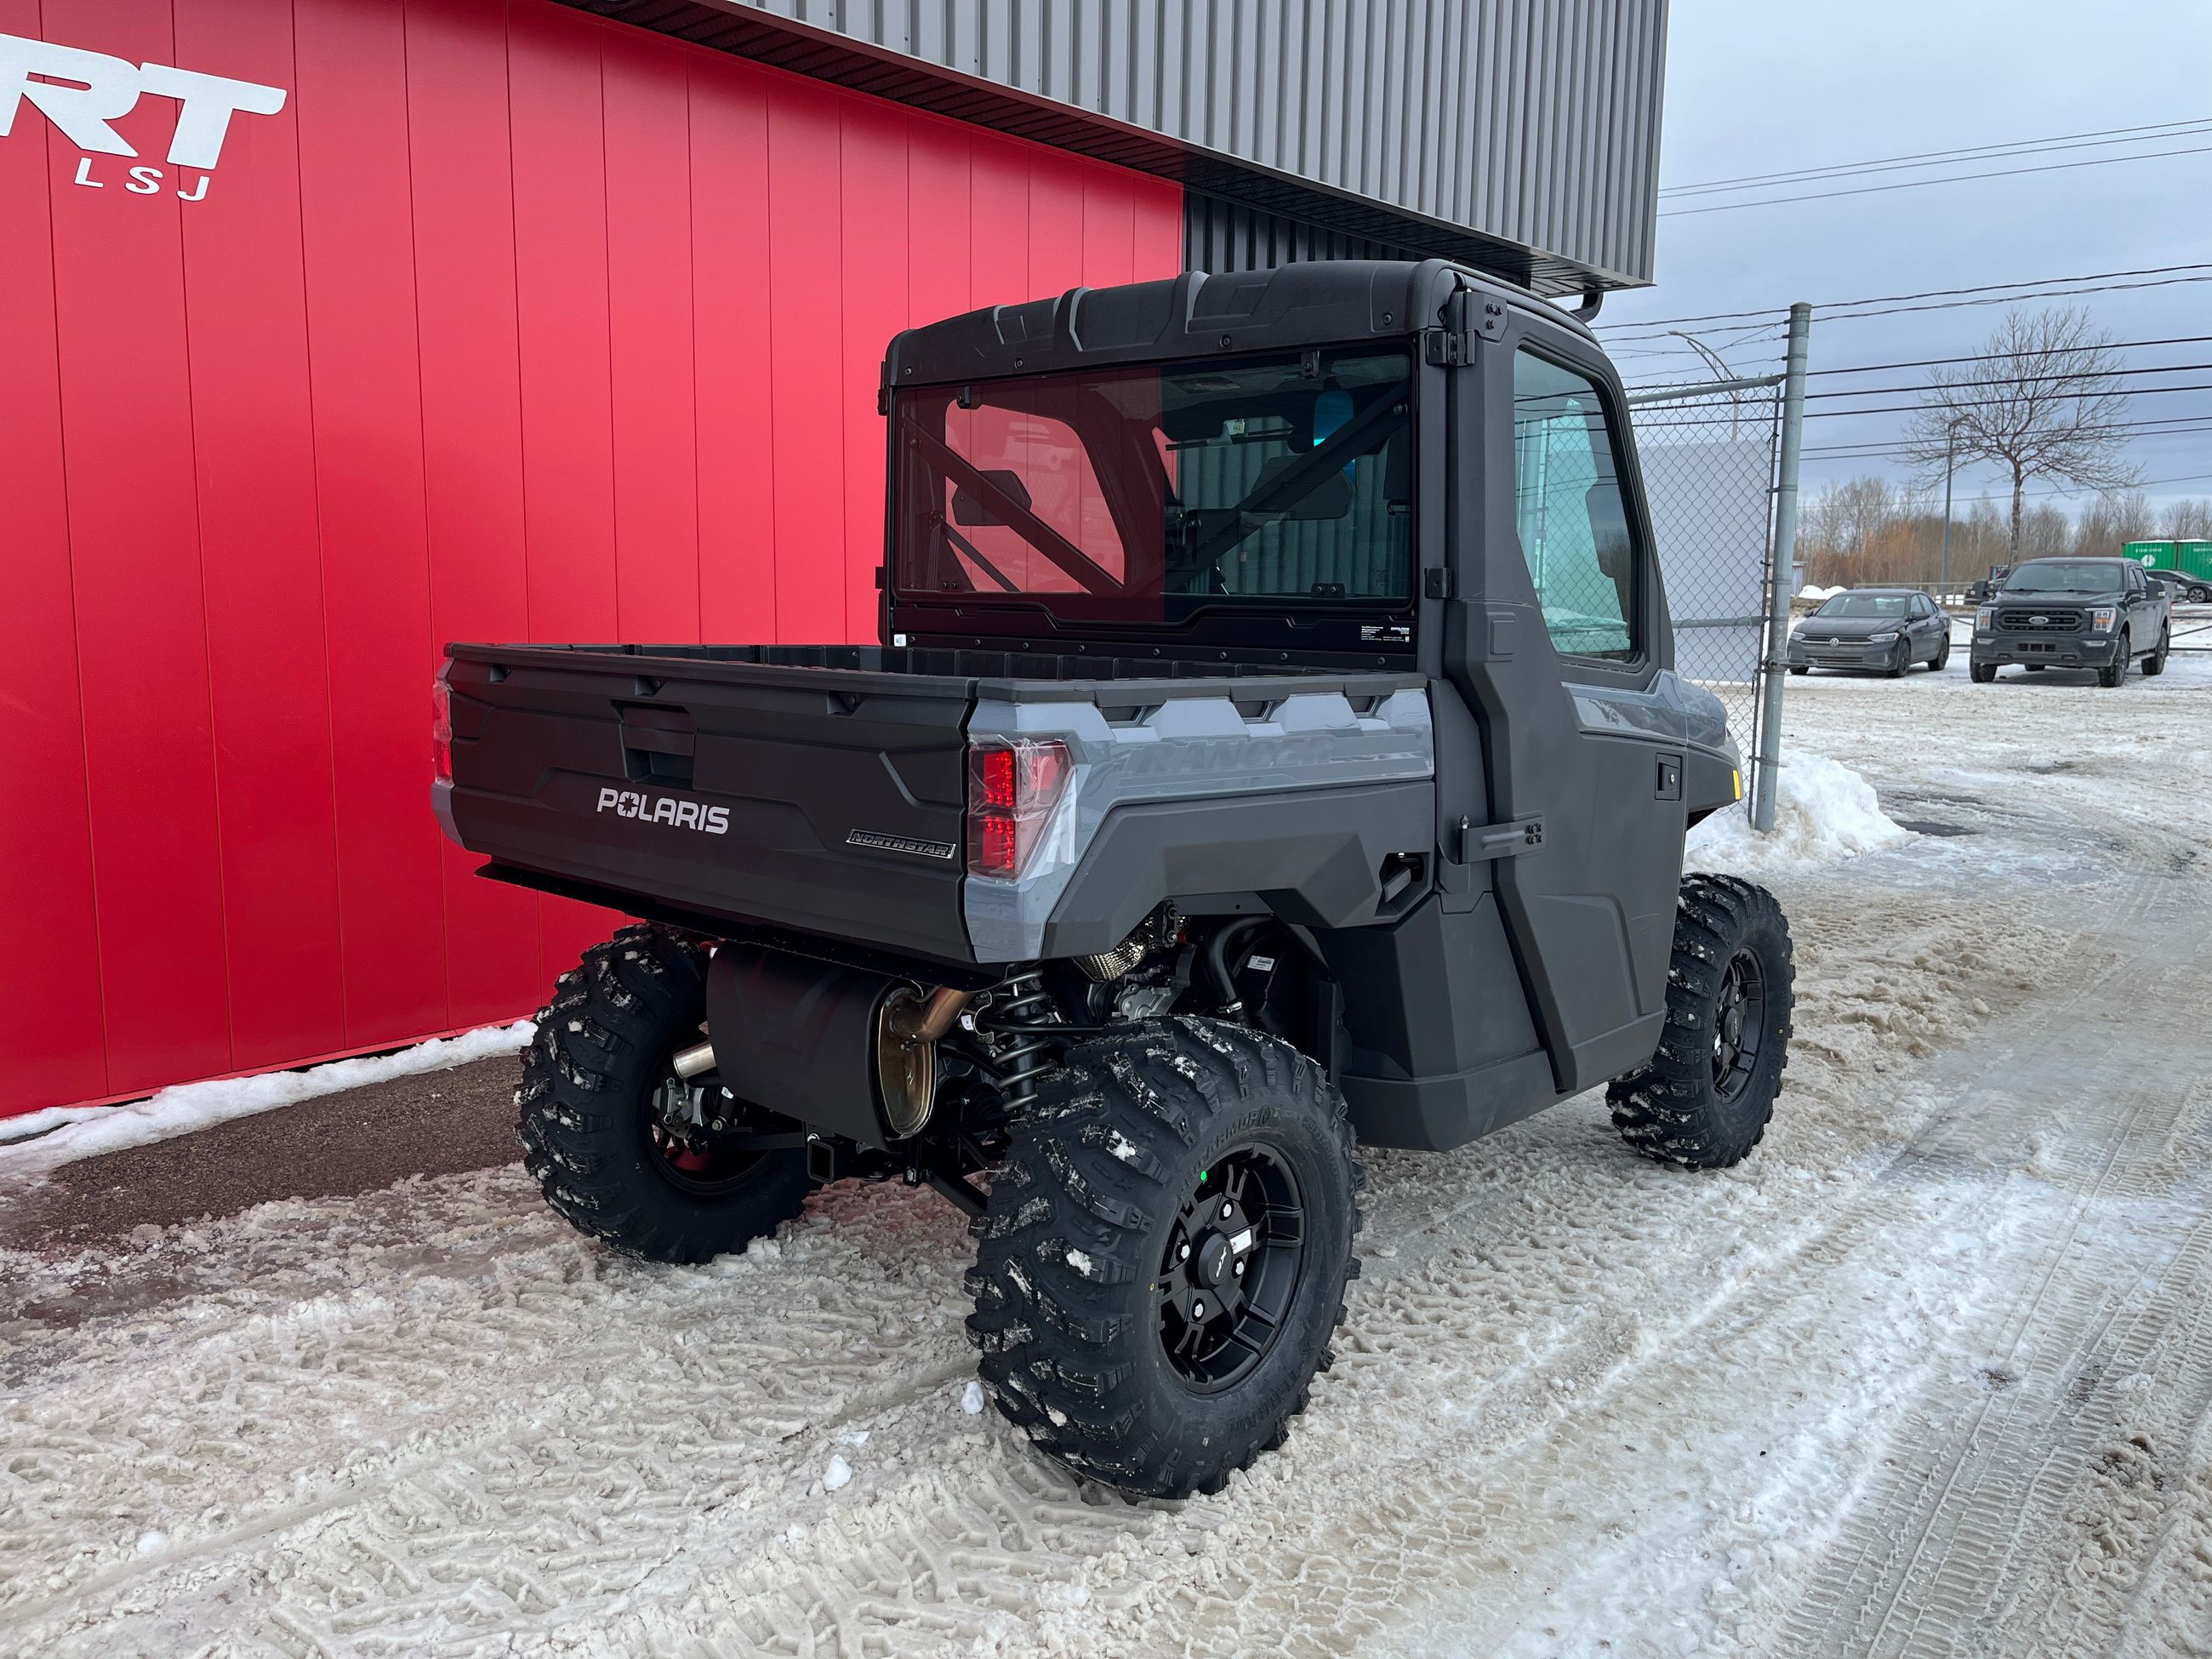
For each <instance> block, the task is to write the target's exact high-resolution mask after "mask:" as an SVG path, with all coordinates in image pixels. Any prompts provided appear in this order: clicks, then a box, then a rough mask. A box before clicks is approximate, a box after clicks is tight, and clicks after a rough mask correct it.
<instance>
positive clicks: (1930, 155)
mask: <svg viewBox="0 0 2212 1659" xmlns="http://www.w3.org/2000/svg"><path fill="white" fill-rule="evenodd" d="M2208 128H2212V120H2208V118H2205V117H2202V116H2198V117H2196V118H2191V119H2190V120H2186V121H2165V122H2160V123H2159V124H2158V125H2155V126H2148V127H2115V128H2111V129H2108V131H2113V132H2120V133H2133V134H2136V135H2137V136H2136V137H2113V138H2106V137H2095V136H2093V135H2091V134H2087V133H2075V134H2070V135H2062V136H2061V137H2052V138H2023V139H2021V140H2019V141H2017V142H2016V143H2010V144H1979V145H1972V146H1969V147H1967V148H1965V149H1950V150H1928V151H1925V152H1923V155H1921V156H1920V157H1917V158H1914V157H1899V158H1896V159H1894V160H1892V161H1869V162H1863V163H1857V164H1851V163H1844V164H1838V165H1837V166H1833V167H1807V168H1801V169H1799V170H1798V171H1796V172H1795V173H1764V174H1757V175H1753V176H1752V177H1748V178H1745V179H1732V180H1731V179H1723V180H1719V181H1716V182H1714V183H1711V184H1705V185H1669V186H1665V187H1662V189H1661V190H1660V191H1659V194H1660V195H1661V196H1662V197H1684V196H1688V197H1702V196H1726V195H1733V194H1735V193H1736V192H1738V191H1747V190H1761V189H1767V190H1771V189H1778V188H1779V187H1781V186H1783V185H1810V184H1822V183H1826V182H1828V181H1830V180H1832V179H1859V178H1865V177H1868V176H1870V175H1871V174H1874V173H1902V172H1909V171H1911V170H1912V169H1914V168H1916V167H1948V166H1952V165H1954V164H1956V163H1959V162H1965V161H2012V160H2015V159H2017V158H2019V157H2022V156H2028V155H2057V154H2060V153H2062V152H2063V151H2067V150H2076V149H2107V148H2109V147H2111V146H2112V145H2115V144H2148V143H2157V142H2158V141H2159V140H2160V139H2161V138H2194V137H2199V136H2201V135H2202V134H2203V132H2204V131H2207V129H2208ZM2066 137H2072V138H2075V139H2080V140H2083V141H2084V142H2081V143H2067V142H2063V140H2064V138H2066ZM2112 159H2113V160H2115V161H2134V160H2136V159H2137V158H2136V157H2134V156H2125V155H2123V156H2115V157H2113V158H2112ZM1954 176H1958V175H1954ZM1963 176H1966V177H1982V176H1987V177H1995V176H1997V175H1994V174H1990V175H1977V174H1967V175H1963ZM1917 182H1920V183H1923V184H1948V183H1950V182H1952V180H1951V179H1922V180H1919V181H1917ZM1739 205H1741V206H1746V207H1751V206H1756V205H1759V204H1756V203H1748V202H1747V203H1742V204H1739Z"/></svg>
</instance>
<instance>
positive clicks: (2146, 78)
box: [1603, 0, 2212, 499]
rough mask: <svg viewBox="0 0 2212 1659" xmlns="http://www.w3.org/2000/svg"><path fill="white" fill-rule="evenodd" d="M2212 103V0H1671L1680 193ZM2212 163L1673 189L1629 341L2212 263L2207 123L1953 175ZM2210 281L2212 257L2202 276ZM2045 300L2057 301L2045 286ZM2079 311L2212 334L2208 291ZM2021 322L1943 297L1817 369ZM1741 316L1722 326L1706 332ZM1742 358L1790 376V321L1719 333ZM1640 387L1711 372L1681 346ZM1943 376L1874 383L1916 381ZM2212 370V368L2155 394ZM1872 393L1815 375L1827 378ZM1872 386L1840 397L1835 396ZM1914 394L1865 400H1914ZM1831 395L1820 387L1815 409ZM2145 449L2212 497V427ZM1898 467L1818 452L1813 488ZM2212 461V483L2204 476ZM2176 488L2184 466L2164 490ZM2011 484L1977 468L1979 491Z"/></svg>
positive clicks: (1861, 421) (2159, 492)
mask: <svg viewBox="0 0 2212 1659" xmlns="http://www.w3.org/2000/svg"><path fill="white" fill-rule="evenodd" d="M2207 118H2212V3H2207V0H2141V3H2134V0H2106V3H2104V4H2101V5H2083V4H2081V3H2079V0H2071V3H2065V4H2060V3H2057V0H2008V3H2002V4H1999V3H1990V0H1911V3H1906V0H1854V3H1849V4H1844V3H1839V0H1800V3H1794V4H1786V5H1777V4H1774V3H1771V0H1766V3H1749V0H1674V7H1673V12H1672V22H1671V27H1670V35H1669V40H1668V76H1667V106H1666V130H1665V137H1664V143H1663V149H1662V157H1661V166H1660V183H1661V185H1662V190H1663V189H1664V188H1665V187H1667V186H1669V185H1676V186H1679V185H1694V184H1701V183H1704V182H1706V181H1708V180H1715V179H1735V178H1740V177H1741V176H1743V175H1745V174H1750V173H1769V172H1775V171H1780V170H1783V169H1789V168H1797V167H1823V166H1827V165H1831V164H1842V163H1850V162H1859V161H1876V160H1880V159H1882V158H1886V157H1892V156H1899V155H1909V154H1912V153H1915V152H1922V151H1928V150H1936V149H1950V148H1954V147H1963V146H1968V145H1986V144H1997V143H2010V142H2014V141H2020V140H2029V139H2038V138H2044V137H2054V136H2057V135H2061V134H2072V133H2085V132H2091V131H2104V130H2107V129H2112V128H2119V127H2135V126H2142V125H2149V124H2153V123H2160V122H2172V121H2185V120H2191V119H2207ZM2200 146H2203V147H2207V149H2208V153H2206V154H2202V155H2174V156H2171V157H2168V158H2166V159H2161V160H2144V161H2130V162H2125V163H2122V164H2118V165H2113V166H2100V167H2080V168H2075V169H2073V170H2070V171H2064V172H2043V173H2027V174H2023V175H2021V176H2017V177H2012V178H2001V179H1976V180H1972V181H1971V182H1964V183H1957V184H1940V185H1928V186H1927V187H1925V188H1916V189H1910V190H1897V191H1885V192H1883V193H1881V194H1877V195H1859V196H1843V197H1834V198H1832V199H1827V200H1820V201H1803V202H1795V203H1790V204H1786V205H1777V206H1758V207H1746V208H1742V209H1741V210H1732V211H1728V212H1717V213H1680V212H1674V213H1669V212H1668V208H1669V207H1670V206H1672V207H1676V208H1680V207H1686V206H1698V205H1711V204H1716V203H1717V202H1721V201H1731V200H1737V199H1741V198H1740V197H1730V196H1721V197H1709V198H1705V200H1702V201H1692V200H1686V199H1684V198H1681V197H1675V198H1673V199H1672V200H1671V201H1670V199H1669V198H1668V197H1667V196H1664V195H1662V197H1661V198H1660V207H1661V211H1662V217H1661V219H1660V221H1659V243H1658V269H1657V283H1656V286H1655V287H1653V288H1651V289H1645V290H1643V291H1640V292H1638V293H1634V294H1630V295H1614V296H1613V297H1612V298H1610V299H1609V300H1608V301H1607V303H1606V307H1605V312H1604V316H1603V322H1604V323H1605V324H1606V325H1611V326H1610V327H1609V328H1608V329H1607V332H1609V333H1612V334H1614V335H1621V334H1628V333H1632V332H1634V331H1635V328H1634V325H1635V324H1637V323H1638V322H1639V321H1643V320H1645V319H1669V318H1676V317H1680V316H1685V315H1687V314H1691V313H1709V312H1732V311H1739V310H1747V309H1751V308H1753V307H1769V306H1774V307H1786V306H1787V305H1788V304H1789V303H1790V301H1796V300H1808V301H1812V302H1813V303H1814V305H1815V306H1816V307H1818V306H1820V304H1821V303H1823V302H1825V301H1842V300H1851V299H1858V298H1862V297H1865V296H1870V295H1889V294H1904V293H1910V292H1917V291H1923V290H1926V289H1944V288H1961V287H1966V286H1969V285H1973V284H1979V283H2000V282H2008V281H2012V280H2015V279H2021V278H2030V277H2034V278H2040V277H2054V276H2077V275H2082V274H2086V273H2088V272H2093V271H2110V270H2127V269H2131V268H2137V267H2144V266H2154V265H2174V264H2187V263H2191V262H2194V261H2212V131H2207V132H2204V133H2200V134H2198V135H2196V136H2180V137H2170V138H2164V139H2158V140H2154V141H2149V142H2146V143H2136V144H2134V145H2131V146H2128V145H2124V146H2118V147H2112V148H2101V149H2076V150H2073V151H2069V152H2065V153H2052V154H2045V155H2030V156H2022V157H2018V158H2015V159H2010V160H2002V159H2000V160H1993V161H1977V162H1970V163H1961V164H1958V165H1956V166H1954V167H1948V168H1945V169H1942V171H1944V172H1984V171H1990V170H1994V169H1996V168H2002V167H2039V166H2047V165H2049V164H2051V163H2056V162H2070V161H2084V160H2089V159H2093V158H2098V157H2103V156H2108V155H2123V154H2128V153H2130V151H2131V150H2132V151H2145V150H2169V149H2194V148H2197V147H2200ZM1929 176H1931V174H1930V173H1927V172H1911V171H1905V172H1891V173H1877V174H1872V175H1867V176H1862V177H1857V178H1850V179H1836V180H1833V181H1831V182H1827V183H1822V184H1814V185H1798V186H1795V187H1792V188H1791V189H1790V191H1785V192H1783V193H1789V194H1796V193H1797V192H1798V191H1813V190H1845V189H1851V188H1857V187H1863V186H1865V185H1879V184H1889V183H1894V182H1899V181H1902V180H1904V179H1917V178H1924V177H1929ZM2203 274H2205V275H2212V272H2206V273H2203ZM2039 303H2042V304H2052V303H2059V302H2057V301H2041V302H2039ZM2076 303H2079V304H2081V305H2084V306H2087V307H2090V308H2091V309H2092V310H2093V315H2094V317H2095V319H2096V320H2097V321H2098V322H2099V323H2100V325H2104V326H2105V327H2106V328H2108V329H2109V330H2110V331H2111V332H2112V335H2113V336H2114V337H2116V338H2118V339H2120V340H2146V339H2154V338H2160V337H2168V336H2175V335H2212V283H2189V284H2185V285H2181V286H2169V287H2163V288H2150V289H2137V290H2136V291H2132V292H2112V293H2106V294H2100V295H2091V296H2087V297H2086V298H2084V299H2082V300H2081V301H2077V302H2076ZM2001 315H2002V312H2001V311H2000V310H1998V309H1996V308H1992V307H1978V308H1973V309H1963V310H1961V309H1954V310H1946V311H1928V312H1921V313H1907V314H1904V315H1893V316H1887V317H1881V318H1878V319H1866V320H1860V321H1852V320H1844V319H1836V320H1833V321H1831V322H1830V323H1828V324H1827V325H1823V324H1822V323H1821V321H1820V317H1819V313H1818V312H1817V311H1816V313H1815V317H1814V327H1813V336H1812V364H1813V367H1814V368H1816V369H1818V368H1827V367H1835V366H1839V365H1844V364H1856V363H1877V362H1899V361H1902V360H1905V359H1911V358H1923V357H1934V356H1952V355H1955V354H1957V353H1960V352H1966V351H1971V350H1972V349H1975V348H1976V347H1977V346H1978V344H1979V343H1980V342H1981V341H1982V339H1983V338H1984V337H1985V336H1986V335H1987V333H1988V332H1989V331H1990V327H1991V326H1992V325H1994V324H1995V323H1996V320H1997V319H1998V318H1999V317H2000V316H2001ZM1696 326H1698V327H1699V328H1714V329H1716V330H1719V329H1725V328H1726V327H1727V326H1728V325H1696ZM1710 337H1711V341H1712V343H1714V344H1716V345H1717V346H1718V347H1719V348H1720V349H1722V350H1723V354H1724V355H1725V356H1727V357H1728V359H1729V362H1731V364H1732V365H1733V366H1735V368H1738V369H1739V371H1740V372H1742V373H1747V374H1750V373H1761V372H1771V370H1773V369H1775V368H1779V367H1780V362H1779V352H1780V343H1779V340H1778V338H1758V339H1744V338H1742V337H1740V336H1739V337H1734V338H1731V337H1730V336H1729V335H1728V334H1726V333H1723V332H1719V331H1715V332H1713V333H1712V334H1711V336H1710ZM1649 345H1650V343H1648V342H1647V343H1644V345H1632V344H1629V343H1626V342H1624V343H1621V345H1620V347H1619V348H1618V349H1620V351H1621V353H1622V356H1621V359H1620V362H1621V369H1622V372H1623V374H1624V375H1625V376H1626V378H1627V379H1629V380H1632V381H1635V380H1677V379H1691V378H1696V377H1697V376H1696V372H1695V370H1694V368H1693V367H1692V366H1693V362H1694V360H1693V359H1692V358H1691V357H1688V356H1644V355H1629V354H1630V353H1632V352H1636V353H1641V352H1644V351H1645V350H1647V349H1648V348H1649ZM2124 356H2125V360H2126V361H2127V362H2129V363H2130V364H2149V363H2205V362H2212V343H2207V344H2204V345H2196V346H2191V345H2176V346H2167V347H2156V348H2146V349H2141V350H2136V351H2130V352H2128V353H2126V354H2124ZM1926 373H1927V371H1926V370H1924V369H1910V370H1902V371H1899V372H1897V373H1894V374H1883V375H1875V376H1867V377H1864V378H1863V380H1860V381H1858V382H1857V384H1862V385H1866V386H1903V385H1905V384H1908V383H1911V382H1913V381H1916V380H1919V379H1921V378H1922V377H1923V376H1924V375H1925V374H1926ZM2192 380H2193V381H2197V382H2200V383H2212V371H2204V372H2198V373H2196V374H2178V375H2174V376H2171V377H2153V378H2151V379H2149V380H2146V381H2144V382H2142V383H2143V384H2146V385H2158V384H2165V383H2169V382H2186V381H2192ZM1846 384H1851V382H1849V381H1845V380H1842V379H1841V378H1840V377H1835V378H1830V379H1828V380H1826V382H1825V384H1824V382H1823V381H1822V380H1818V379H1816V380H1814V386H1815V387H1816V388H1819V389H1829V388H1833V387H1836V386H1842V385H1846ZM1850 401H1851V400H1846V399H1831V400H1830V402H1831V403H1832V404H1844V403H1847V402H1850ZM1911 401H1912V399H1911V398H1894V397H1890V398H1869V399H1867V400H1866V402H1868V403H1869V404H1871V403H1881V404H1899V403H1908V402H1911ZM2131 404H2132V407H2131V410H2130V418H2136V419H2144V418H2151V417H2154V416H2155V417H2165V416H2185V415H2191V414H2203V415H2206V416H2212V391H2205V392H2174V393H2171V394H2161V395H2157V396H2149V397H2139V398H2134V399H2132V400H2131ZM1808 407H1809V408H1812V409H1818V408H1820V403H1819V402H1817V401H1815V402H1814V403H1812V404H1809V405H1808ZM1906 419H1907V417H1906V416H1904V415H1901V414H1898V415H1882V416H1864V417H1852V418H1826V419H1819V420H1808V422H1807V423H1806V444H1807V447H1808V451H1812V450H1817V449H1818V448H1819V447H1822V446H1826V445H1832V444H1839V443H1856V442H1878V441H1893V440H1894V439H1895V438H1896V437H1897V436H1898V435H1900V434H1901V433H1902V431H1903V429H1904V426H1905V421H1906ZM2132 453H2133V457H2134V459H2136V462H2137V463H2138V464H2139V465H2140V467H2141V469H2142V475H2143V477H2144V478H2145V480H2146V481H2147V488H2148V489H2149V492H2150V493H2151V494H2152V495H2156V496H2181V495H2212V432H2208V433H2198V434H2195V435H2188V436H2175V435H2168V436H2165V437H2157V436H2151V435H2145V436H2141V437H2138V438H2136V440H2134V449H2133V452H2132ZM1885 468H1887V469H1889V470H1892V471H1899V473H1900V475H1901V468H1900V467H1899V464H1898V463H1896V462H1894V461H1884V460H1881V459H1872V460H1869V459H1844V458H1826V457H1820V456H1818V455H1817V454H1808V459H1807V461H1806V466H1805V477H1806V479H1807V481H1808V484H1812V485H1814V486H1815V487H1817V485H1818V484H1819V483H1821V482H1824V481H1826V480H1829V479H1833V478H1837V477H1848V476H1850V475H1852V474H1854V473H1857V472H1863V471H1876V470H1881V469H1885ZM2197 475H2203V476H2197ZM2166 480H2178V482H2161V481H2166ZM1985 487H1986V488H1990V489H1994V488H1995V475H1994V474H1990V473H1986V472H1984V473H1982V474H1972V475H1962V476H1961V482H1960V489H1961V499H1968V498H1971V496H1972V495H1973V494H1975V493H1978V490H1979V489H1982V488H1985Z"/></svg>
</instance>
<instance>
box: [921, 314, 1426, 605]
mask: <svg viewBox="0 0 2212 1659" xmlns="http://www.w3.org/2000/svg"><path fill="white" fill-rule="evenodd" d="M1412 374H1413V366H1412V362H1411V361H1410V359H1409V358H1408V357H1407V354H1406V353H1405V352H1404V351H1402V350H1376V349H1373V348H1371V347H1363V348H1359V349H1346V350H1341V351H1326V350H1324V351H1312V352H1305V353H1300V354H1296V355H1292V356H1285V357H1279V358H1268V359H1257V360H1244V361H1239V362H1228V363H1217V362H1195V363H1175V364H1169V365H1165V366H1163V365H1160V364H1148V365H1146V366H1144V367H1142V368H1128V369H1109V370H1101V371H1099V372H1097V373H1095V374H1056V375H1042V376H1035V377H1031V378H1029V379H1025V380H994V381H986V382H980V383H978V384H977V385H975V386H972V387H968V388H959V387H943V388H931V389H924V390H921V391H917V392H902V393H901V394H900V395H899V397H898V400H897V409H898V416H897V443H898V452H897V453H898V467H899V488H898V495H897V525H896V555H895V562H894V567H893V573H894V576H895V579H896V583H897V586H898V588H899V591H900V592H902V593H903V594H905V595H907V596H908V597H910V598H916V599H920V598H924V597H943V596H946V595H954V594H957V595H961V596H963V598H964V597H966V596H971V595H972V596H974V597H975V598H976V599H982V600H985V601H990V600H994V599H996V600H1004V601H1012V600H1019V601H1023V602H1026V603H1028V604H1030V605H1036V604H1040V603H1041V604H1042V605H1043V606H1044V607H1045V608H1046V609H1048V610H1049V611H1052V612H1053V613H1054V615H1056V616H1064V617H1070V618H1075V619H1095V620H1101V621H1106V620H1111V621H1119V622H1167V623H1172V622H1177V621H1180V620H1182V618H1184V617H1188V616H1189V615H1191V614H1192V613H1194V611H1199V610H1200V609H1205V608H1208V607H1214V606H1226V607H1237V606H1263V607H1265V608H1266V609H1267V610H1269V611H1274V612H1277V613H1279V612H1281V611H1285V610H1286V609H1291V608H1301V609H1302V608H1306V607H1313V608H1336V609H1343V608H1346V607H1356V608H1364V609H1369V610H1383V611H1389V610H1396V609H1400V608H1402V607H1403V606H1404V605H1405V604H1406V603H1407V600H1408V599H1409V598H1410V597H1411V591H1412V589H1411V580H1410V568H1411V564H1412V549H1413V434H1412V424H1411V422H1412V410H1411V402H1412V390H1413V382H1412Z"/></svg>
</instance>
